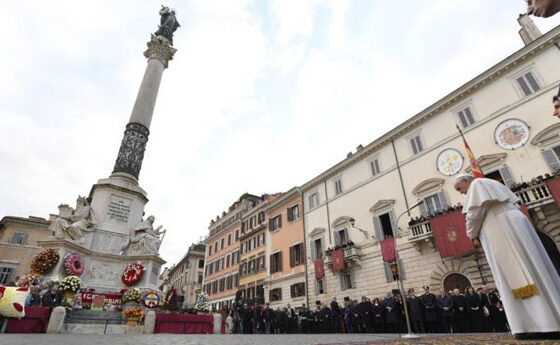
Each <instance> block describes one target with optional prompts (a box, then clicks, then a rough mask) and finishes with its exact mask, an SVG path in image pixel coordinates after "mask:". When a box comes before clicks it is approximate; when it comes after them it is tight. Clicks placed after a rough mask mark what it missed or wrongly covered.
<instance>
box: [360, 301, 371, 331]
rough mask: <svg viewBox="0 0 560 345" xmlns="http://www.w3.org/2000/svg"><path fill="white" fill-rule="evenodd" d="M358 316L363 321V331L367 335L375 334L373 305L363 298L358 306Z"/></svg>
mask: <svg viewBox="0 0 560 345" xmlns="http://www.w3.org/2000/svg"><path fill="white" fill-rule="evenodd" d="M358 314H359V315H360V317H361V321H362V325H361V326H362V330H363V331H364V332H366V333H371V332H373V304H371V302H370V301H369V300H368V299H367V297H366V296H362V301H361V302H360V304H358Z"/></svg>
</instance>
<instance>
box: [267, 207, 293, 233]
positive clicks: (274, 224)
mask: <svg viewBox="0 0 560 345" xmlns="http://www.w3.org/2000/svg"><path fill="white" fill-rule="evenodd" d="M286 218H287V219H288V222H295V221H297V220H299V218H300V212H299V204H297V205H294V206H292V207H288V209H287V210H286ZM281 228H282V214H281V213H280V214H278V215H276V216H275V217H272V218H270V219H269V221H268V229H269V230H270V231H276V230H279V229H281Z"/></svg>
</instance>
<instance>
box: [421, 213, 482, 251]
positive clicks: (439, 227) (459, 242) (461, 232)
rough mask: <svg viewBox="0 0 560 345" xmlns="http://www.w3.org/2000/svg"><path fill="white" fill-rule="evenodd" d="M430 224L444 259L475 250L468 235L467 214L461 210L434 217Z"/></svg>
mask: <svg viewBox="0 0 560 345" xmlns="http://www.w3.org/2000/svg"><path fill="white" fill-rule="evenodd" d="M430 225H431V226H432V233H433V234H434V238H435V239H436V243H437V246H438V249H439V255H440V256H441V258H442V259H444V258H448V257H453V256H459V255H463V254H466V253H469V252H471V251H473V250H474V246H473V244H472V241H471V239H470V238H468V237H467V230H466V224H465V216H464V215H463V214H462V213H461V212H460V211H457V212H452V213H448V214H445V215H443V216H439V217H435V218H432V219H430Z"/></svg>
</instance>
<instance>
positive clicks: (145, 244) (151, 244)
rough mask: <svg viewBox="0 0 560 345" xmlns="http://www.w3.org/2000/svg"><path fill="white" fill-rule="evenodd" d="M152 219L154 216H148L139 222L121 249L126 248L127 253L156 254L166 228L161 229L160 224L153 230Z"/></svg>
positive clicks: (153, 219)
mask: <svg viewBox="0 0 560 345" xmlns="http://www.w3.org/2000/svg"><path fill="white" fill-rule="evenodd" d="M154 221H155V217H154V216H149V217H148V218H146V220H144V221H143V222H142V223H140V224H139V225H138V226H137V227H136V229H134V233H133V234H132V235H131V237H130V239H129V241H128V243H127V245H126V246H125V247H124V248H123V251H124V250H125V249H126V248H128V255H146V254H157V253H158V252H159V247H160V245H161V241H162V240H163V237H164V236H165V233H166V230H161V228H162V226H161V225H160V226H158V227H157V228H156V229H155V230H154Z"/></svg>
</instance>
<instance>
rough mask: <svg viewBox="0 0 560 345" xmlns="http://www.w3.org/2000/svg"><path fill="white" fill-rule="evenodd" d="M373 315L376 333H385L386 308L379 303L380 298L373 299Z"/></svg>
mask: <svg viewBox="0 0 560 345" xmlns="http://www.w3.org/2000/svg"><path fill="white" fill-rule="evenodd" d="M371 313H372V315H373V327H374V328H375V333H384V332H386V330H385V308H384V307H383V305H382V304H381V302H380V301H379V298H374V299H373V307H372V311H371Z"/></svg>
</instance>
